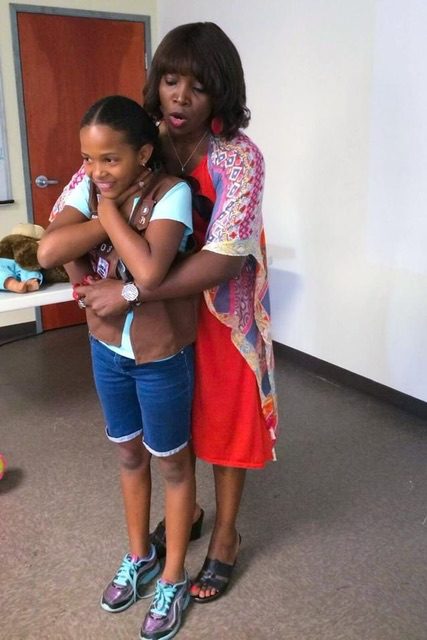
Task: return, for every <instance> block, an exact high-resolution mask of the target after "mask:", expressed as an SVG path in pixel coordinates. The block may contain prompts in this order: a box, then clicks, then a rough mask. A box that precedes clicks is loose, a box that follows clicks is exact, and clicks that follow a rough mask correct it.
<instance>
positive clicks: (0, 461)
mask: <svg viewBox="0 0 427 640" xmlns="http://www.w3.org/2000/svg"><path fill="white" fill-rule="evenodd" d="M5 471H6V459H5V457H4V456H3V455H2V454H1V453H0V480H1V479H2V478H3V476H4V473H5Z"/></svg>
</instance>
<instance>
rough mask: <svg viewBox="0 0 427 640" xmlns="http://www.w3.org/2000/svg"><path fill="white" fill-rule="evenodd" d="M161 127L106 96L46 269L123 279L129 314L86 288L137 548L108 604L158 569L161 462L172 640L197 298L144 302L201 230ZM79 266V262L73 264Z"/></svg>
mask: <svg viewBox="0 0 427 640" xmlns="http://www.w3.org/2000/svg"><path fill="white" fill-rule="evenodd" d="M157 135H158V131H157V127H156V126H155V125H154V123H153V122H152V120H151V119H150V118H149V117H148V115H147V114H146V112H145V111H144V109H142V107H141V106H139V105H138V104H137V103H136V102H134V101H133V100H130V99H128V98H125V97H121V96H110V97H106V98H103V99H102V100H99V101H98V102H96V103H95V104H94V105H93V106H92V107H91V108H90V109H89V111H88V112H87V113H86V115H85V116H84V117H83V119H82V122H81V129H80V142H81V152H82V156H83V163H84V168H85V175H84V176H83V175H81V176H80V182H81V184H80V185H79V186H80V189H78V190H75V191H74V193H73V196H72V197H71V198H69V199H68V200H67V205H66V207H65V208H64V210H63V212H62V215H61V216H58V218H57V219H56V220H55V221H53V222H52V223H51V225H50V226H49V227H48V229H47V231H46V234H45V237H44V238H43V239H42V241H41V243H40V248H39V255H38V257H39V261H40V264H42V265H43V266H44V267H48V266H53V265H54V264H55V265H56V264H65V263H68V264H67V265H66V268H67V271H68V273H69V274H70V278H71V280H72V281H73V282H74V284H75V286H77V282H76V281H77V279H81V278H82V276H83V275H84V274H85V281H94V280H95V279H96V278H101V279H106V278H109V279H115V280H116V281H117V280H122V284H121V285H119V286H121V297H122V298H123V300H124V301H125V302H126V309H125V312H124V313H121V314H114V315H106V316H103V317H102V316H101V315H99V314H96V313H94V312H93V310H92V309H91V308H90V306H89V304H88V301H87V300H85V297H84V296H83V295H80V296H77V298H78V303H79V306H81V307H82V308H86V312H87V321H88V326H89V331H90V343H91V353H92V364H93V374H94V379H95V384H96V389H97V392H98V396H99V399H100V402H101V406H102V409H103V413H104V416H105V421H106V433H107V437H108V438H109V439H110V440H111V441H112V442H114V443H116V446H117V450H118V454H119V463H120V480H121V488H122V493H123V499H124V507H125V516H126V523H127V529H128V535H129V552H128V553H127V554H126V555H125V556H124V558H123V561H122V563H121V565H120V567H119V569H118V571H117V572H116V574H115V576H114V577H113V579H112V581H111V582H110V583H109V584H108V585H107V587H106V588H105V590H104V592H103V595H102V599H101V606H102V607H103V608H104V609H106V610H107V611H110V612H118V611H123V610H124V609H126V608H128V607H129V606H130V605H131V604H133V603H134V602H135V601H136V600H137V599H138V598H139V597H141V596H142V594H143V591H144V587H145V585H146V584H147V583H148V582H149V581H150V580H151V579H152V578H153V577H154V576H155V575H156V574H157V573H158V572H159V570H160V565H159V562H158V558H157V556H156V550H155V548H154V546H153V545H150V543H149V515H150V494H151V477H150V457H151V455H154V456H156V457H157V458H158V461H159V465H160V469H161V473H162V475H163V479H164V483H165V511H166V523H167V524H166V528H167V538H168V549H167V554H166V561H165V565H164V569H163V573H162V578H161V579H160V580H159V581H158V582H157V586H156V590H155V594H154V599H153V602H152V605H151V607H150V609H149V611H148V613H147V615H146V618H145V620H144V623H143V626H142V630H141V638H143V639H146V640H151V639H154V638H155V639H156V640H157V639H161V638H171V637H172V636H173V635H175V633H176V632H177V631H178V629H179V627H180V625H181V618H182V612H183V610H184V609H185V607H186V606H187V604H188V602H189V581H188V577H187V574H186V572H185V569H184V558H185V553H186V548H187V543H188V539H189V535H190V528H191V522H192V516H193V511H194V501H195V486H194V473H193V465H192V459H191V455H190V450H189V446H188V443H189V439H190V414H191V401H192V391H193V347H192V346H191V343H192V342H193V340H194V336H195V324H196V317H195V311H196V306H195V303H196V299H195V298H194V297H187V298H181V299H175V300H171V301H169V302H152V303H148V304H142V305H141V304H140V303H139V294H140V291H141V290H142V289H147V290H149V289H151V288H153V287H156V286H158V285H159V284H160V283H161V282H162V280H163V279H164V278H165V276H166V274H167V272H168V270H169V268H170V266H171V265H172V263H173V262H174V260H175V259H176V258H177V256H178V255H179V256H183V255H184V254H185V248H186V244H187V240H188V238H189V236H190V235H191V233H192V221H191V215H192V212H191V191H190V188H189V187H188V185H187V184H186V183H185V182H183V181H182V180H179V179H176V178H172V177H170V176H166V175H165V174H161V173H159V172H156V171H152V169H153V168H154V158H155V156H156V153H155V148H156V145H157ZM73 261H74V262H73Z"/></svg>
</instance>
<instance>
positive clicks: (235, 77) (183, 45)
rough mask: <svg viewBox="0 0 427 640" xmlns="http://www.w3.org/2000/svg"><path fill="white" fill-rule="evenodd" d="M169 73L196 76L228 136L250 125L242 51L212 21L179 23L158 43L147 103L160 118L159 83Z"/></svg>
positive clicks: (156, 116)
mask: <svg viewBox="0 0 427 640" xmlns="http://www.w3.org/2000/svg"><path fill="white" fill-rule="evenodd" d="M167 73H178V74H182V75H192V76H194V77H195V78H197V80H198V81H199V82H200V83H201V84H202V85H203V87H204V89H205V91H206V93H207V94H208V95H209V97H210V98H211V100H212V114H211V115H212V117H215V116H219V117H220V118H221V119H222V122H223V130H222V134H221V135H223V136H224V137H225V138H231V137H232V136H233V135H234V134H235V133H237V130H238V129H240V128H244V127H247V126H248V124H249V120H250V117H251V113H250V111H249V109H248V108H247V106H246V86H245V78H244V73H243V67H242V62H241V60H240V56H239V53H238V51H237V49H236V47H235V46H234V44H233V43H232V42H231V40H230V38H229V37H228V36H227V35H226V34H225V33H224V31H222V29H220V28H219V27H218V26H217V25H216V24H214V23H213V22H194V23H190V24H184V25H181V26H179V27H176V28H175V29H172V31H169V33H167V34H166V36H165V37H164V38H163V40H162V41H161V43H160V44H159V46H158V47H157V50H156V52H155V54H154V57H153V61H152V64H151V68H150V71H149V74H148V79H147V83H146V85H145V87H144V107H145V108H146V109H147V111H148V112H149V113H150V114H151V115H152V116H153V117H155V118H157V119H160V118H161V117H162V112H161V108H160V98H159V85H160V81H161V79H162V76H164V75H165V74H167Z"/></svg>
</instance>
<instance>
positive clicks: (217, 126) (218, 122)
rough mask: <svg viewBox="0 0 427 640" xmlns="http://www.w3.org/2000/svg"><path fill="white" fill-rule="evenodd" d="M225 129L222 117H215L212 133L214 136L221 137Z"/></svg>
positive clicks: (212, 121)
mask: <svg viewBox="0 0 427 640" xmlns="http://www.w3.org/2000/svg"><path fill="white" fill-rule="evenodd" d="M223 128H224V123H223V121H222V118H221V116H215V117H214V118H212V120H211V131H212V133H213V134H214V136H219V135H221V133H222V130H223Z"/></svg>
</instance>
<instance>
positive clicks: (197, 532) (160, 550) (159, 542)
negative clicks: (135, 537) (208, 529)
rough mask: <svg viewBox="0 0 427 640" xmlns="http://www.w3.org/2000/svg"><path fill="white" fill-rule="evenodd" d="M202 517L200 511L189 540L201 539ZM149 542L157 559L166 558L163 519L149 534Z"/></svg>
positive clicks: (202, 512)
mask: <svg viewBox="0 0 427 640" xmlns="http://www.w3.org/2000/svg"><path fill="white" fill-rule="evenodd" d="M204 515H205V512H204V511H203V509H200V515H199V517H198V518H197V520H196V522H193V525H192V527H191V533H190V540H198V539H199V538H200V537H201V535H202V525H203V517H204ZM150 542H151V544H153V545H154V546H155V548H156V553H157V557H158V559H159V560H161V559H162V558H164V557H165V556H166V527H165V520H164V519H163V520H160V522H159V524H158V525H157V527H156V528H155V529H154V531H152V532H151V533H150Z"/></svg>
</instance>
